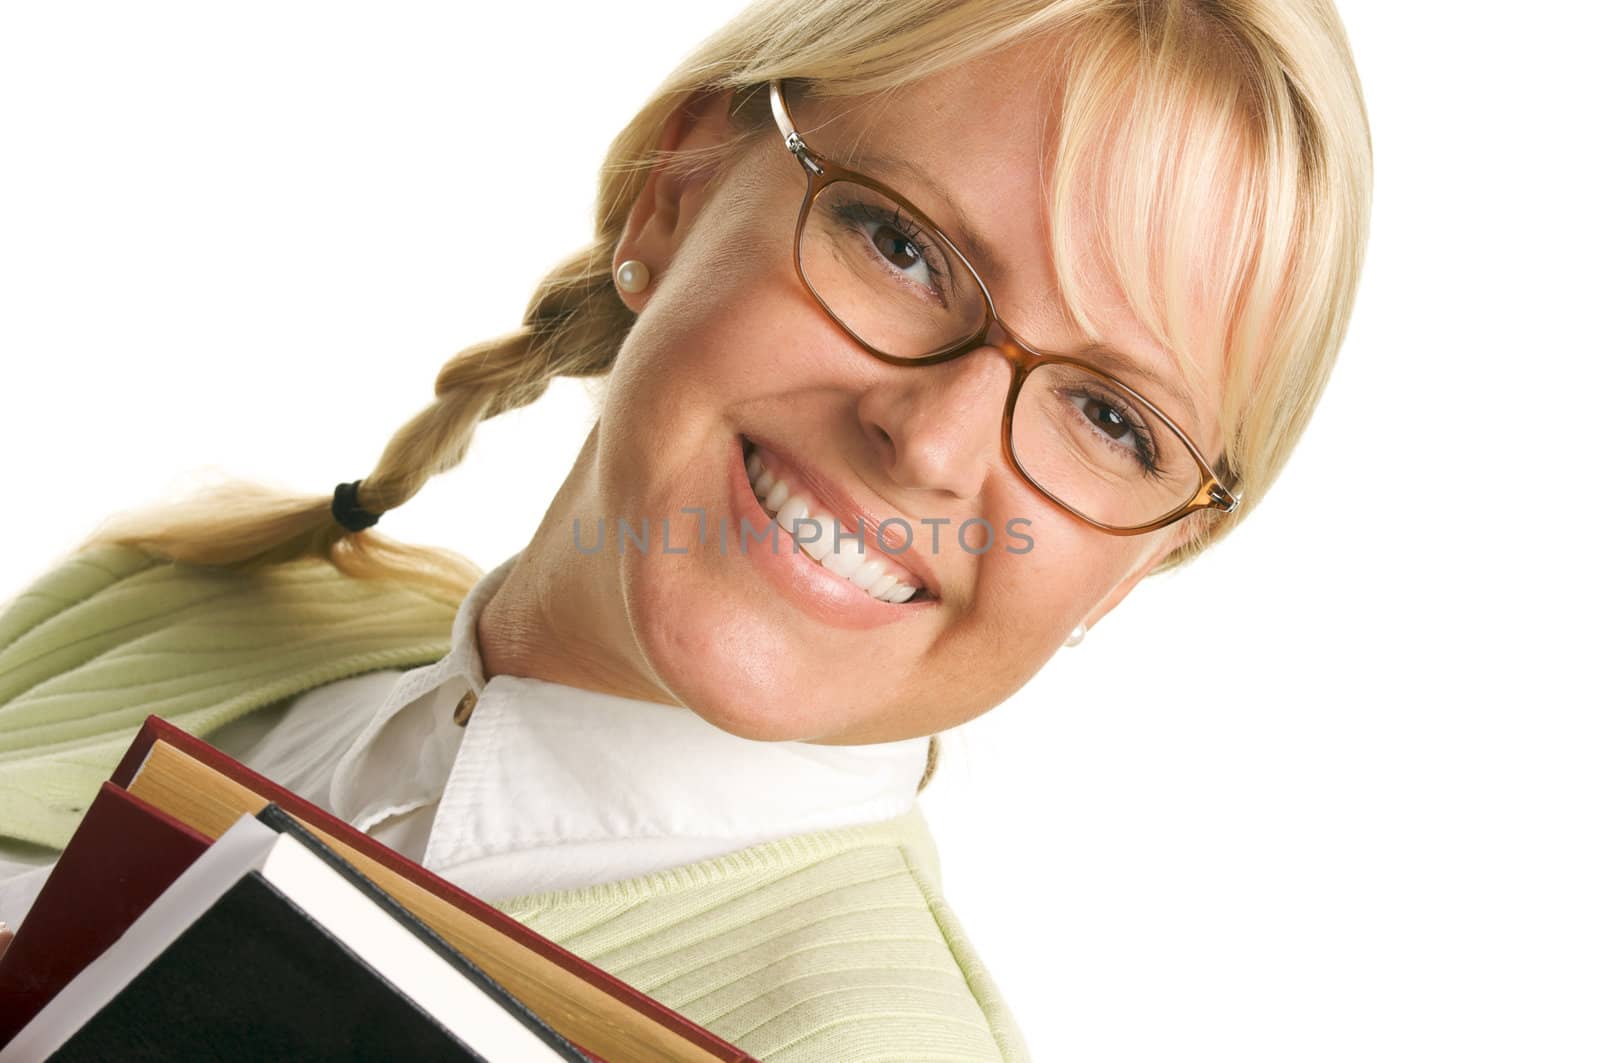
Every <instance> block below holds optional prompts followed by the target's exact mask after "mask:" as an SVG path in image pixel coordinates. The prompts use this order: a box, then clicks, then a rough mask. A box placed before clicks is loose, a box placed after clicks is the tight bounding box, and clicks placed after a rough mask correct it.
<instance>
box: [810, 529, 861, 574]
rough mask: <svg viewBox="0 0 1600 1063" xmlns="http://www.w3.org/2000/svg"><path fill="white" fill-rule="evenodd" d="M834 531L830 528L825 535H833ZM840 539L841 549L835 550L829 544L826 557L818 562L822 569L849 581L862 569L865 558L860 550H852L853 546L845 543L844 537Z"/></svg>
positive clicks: (825, 551)
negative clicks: (856, 571) (820, 563)
mask: <svg viewBox="0 0 1600 1063" xmlns="http://www.w3.org/2000/svg"><path fill="white" fill-rule="evenodd" d="M832 531H833V529H832V528H828V529H826V530H825V531H824V532H823V535H824V536H827V535H830V534H832ZM839 539H840V542H839V549H838V550H837V551H835V550H834V549H833V545H832V544H831V543H830V544H827V545H826V546H825V547H824V548H823V549H824V555H823V556H822V557H819V558H817V560H818V561H821V562H822V567H823V568H825V569H827V570H828V571H829V572H833V573H835V574H837V575H840V576H843V577H844V578H845V579H849V578H850V576H851V574H852V573H854V572H855V570H856V569H858V568H860V567H861V564H862V562H863V561H864V560H865V558H864V557H863V556H862V554H861V552H860V551H859V550H855V549H852V548H851V545H850V544H849V543H848V542H845V541H844V536H842V535H841V536H840V537H839Z"/></svg>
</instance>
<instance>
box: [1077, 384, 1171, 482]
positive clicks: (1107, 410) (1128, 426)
mask: <svg viewBox="0 0 1600 1063" xmlns="http://www.w3.org/2000/svg"><path fill="white" fill-rule="evenodd" d="M1057 394H1059V395H1061V397H1062V399H1063V400H1064V401H1065V402H1067V403H1068V404H1069V405H1071V406H1072V407H1073V408H1074V409H1076V410H1077V412H1078V414H1079V415H1080V416H1081V417H1082V418H1083V419H1084V420H1085V421H1087V422H1088V423H1089V427H1090V428H1091V429H1092V430H1093V431H1094V434H1095V436H1096V437H1098V438H1100V439H1102V440H1103V441H1104V442H1105V444H1106V445H1107V446H1108V447H1111V448H1114V449H1115V450H1118V451H1121V452H1122V453H1123V454H1124V455H1125V456H1126V457H1127V458H1128V459H1129V460H1131V461H1136V462H1138V464H1139V465H1140V467H1141V468H1142V469H1144V470H1145V471H1146V472H1154V471H1155V470H1156V468H1157V465H1158V464H1159V460H1160V455H1158V454H1156V452H1155V444H1154V442H1153V440H1152V439H1151V436H1150V430H1149V429H1148V427H1146V426H1145V425H1144V424H1143V423H1142V422H1141V421H1140V420H1139V417H1138V415H1137V414H1136V413H1134V411H1133V410H1132V409H1131V408H1130V407H1129V406H1127V405H1126V404H1124V403H1121V402H1118V401H1117V400H1116V399H1114V398H1113V397H1111V396H1110V395H1104V394H1099V393H1096V392H1092V391H1088V390H1085V389H1081V388H1080V389H1077V390H1073V391H1066V390H1061V391H1058V392H1057Z"/></svg>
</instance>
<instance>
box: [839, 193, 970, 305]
mask: <svg viewBox="0 0 1600 1063" xmlns="http://www.w3.org/2000/svg"><path fill="white" fill-rule="evenodd" d="M833 209H834V214H835V216H837V217H839V218H841V219H842V220H844V221H848V222H854V223H855V224H858V225H859V224H862V223H864V222H872V223H875V224H878V225H883V226H886V227H888V228H891V229H895V230H897V231H898V232H899V233H900V235H902V236H904V237H905V238H906V242H907V243H908V244H910V245H911V246H912V248H913V249H915V251H916V253H917V258H918V260H919V261H921V262H922V264H923V265H924V266H926V267H927V268H928V276H929V277H930V278H931V279H932V281H933V286H934V290H935V291H936V292H937V293H938V294H939V296H940V298H943V297H944V295H945V285H944V279H945V272H944V270H941V269H940V268H939V266H938V264H937V263H935V262H934V260H933V259H932V258H930V257H928V249H929V248H930V247H932V246H933V244H932V242H931V241H925V240H924V230H923V229H922V227H921V226H920V225H918V224H917V223H916V222H914V221H912V220H911V219H910V218H908V217H906V216H905V215H904V214H902V213H901V212H900V208H899V207H898V206H896V207H895V208H894V210H893V212H890V211H887V210H884V209H883V208H882V207H879V206H875V205H873V204H871V203H865V202H863V201H861V200H859V199H852V200H847V201H846V202H845V203H842V204H840V205H838V206H836V207H834V208H833Z"/></svg>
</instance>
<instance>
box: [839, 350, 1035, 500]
mask: <svg viewBox="0 0 1600 1063" xmlns="http://www.w3.org/2000/svg"><path fill="white" fill-rule="evenodd" d="M1010 384H1011V367H1010V364H1009V363H1008V362H1007V360H1006V358H1005V356H1004V355H1003V354H1002V353H1001V352H1000V351H999V350H998V349H996V348H995V347H992V346H984V347H978V348H976V349H974V350H971V351H968V352H967V353H966V354H963V355H961V356H960V357H959V358H952V359H951V360H949V361H947V362H938V363H935V364H933V365H918V366H885V367H884V371H883V373H882V375H881V376H879V377H878V378H877V381H876V383H875V384H874V385H873V386H872V387H869V388H868V389H867V390H866V392H865V393H863V394H862V396H861V399H860V401H859V403H858V404H857V407H856V410H857V416H858V417H859V418H860V420H861V424H862V426H863V428H864V429H865V431H866V434H867V436H868V439H869V441H870V445H871V446H872V448H873V449H874V453H875V456H876V457H877V459H878V462H879V466H880V467H881V468H882V469H883V470H884V471H885V473H886V474H887V475H888V476H889V477H890V478H891V479H892V480H894V482H895V483H897V484H899V485H900V486H901V487H903V488H905V489H907V490H920V491H941V492H944V493H946V494H948V495H950V496H951V497H952V498H959V499H966V498H973V497H975V496H976V495H977V494H978V492H979V491H980V490H981V489H982V487H983V481H984V477H985V476H987V475H988V471H989V469H990V467H991V465H992V464H993V463H995V462H996V461H998V460H999V459H1000V452H999V446H1000V418H1001V415H1002V413H1004V411H1005V404H1006V391H1007V389H1008V388H1009V386H1010Z"/></svg>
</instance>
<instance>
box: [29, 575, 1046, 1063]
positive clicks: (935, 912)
mask: <svg viewBox="0 0 1600 1063" xmlns="http://www.w3.org/2000/svg"><path fill="white" fill-rule="evenodd" d="M458 605H459V603H455V602H448V601H443V600H440V599H437V598H433V597H430V596H428V595H426V594H424V593H422V592H420V591H417V590H414V589H411V588H408V587H402V586H400V585H398V584H394V583H390V582H375V581H364V580H357V579H353V578H350V577H348V576H345V575H344V574H342V573H340V572H339V571H338V570H337V569H335V568H334V567H333V566H332V565H330V564H328V563H326V562H322V561H300V562H294V563H291V564H287V565H279V566H276V567H275V568H272V569H269V570H266V571H264V572H261V573H254V574H248V575H245V574H239V573H234V572H229V571H226V570H214V569H209V568H202V567H198V566H192V565H185V564H172V563H170V562H166V561H162V560H159V559H157V558H154V557H152V556H150V555H149V554H147V553H145V552H143V551H140V550H137V549H133V548H130V547H121V546H101V547H96V548H94V549H91V550H89V551H87V552H85V553H82V554H79V555H77V556H75V557H73V558H71V559H69V560H68V561H66V562H64V563H63V564H61V565H59V566H57V567H56V568H54V569H52V570H51V571H49V572H48V573H46V574H45V575H44V576H42V577H40V578H39V579H38V580H36V581H35V582H34V583H33V585H32V586H30V587H29V588H28V589H26V590H25V591H23V592H22V594H21V595H19V596H18V597H17V598H15V599H14V600H12V601H11V602H10V603H8V604H7V605H6V606H5V608H4V610H3V612H0V836H4V837H9V838H16V839H21V840H23V841H30V842H35V843H40V844H44V845H48V846H51V847H54V848H57V849H59V848H62V847H63V846H64V845H65V844H66V842H67V839H68V838H70V837H71V835H72V832H73V830H74V829H75V827H76V825H77V822H78V819H79V818H80V816H81V815H82V813H83V810H84V809H85V808H86V807H87V806H88V803H89V801H90V800H91V799H92V797H93V796H94V793H95V791H96V790H97V789H98V788H99V786H100V783H101V782H103V781H104V780H105V779H106V777H107V776H109V775H110V773H111V770H112V769H113V768H114V767H115V765H116V763H117V760H118V759H119V758H120V756H121V754H122V752H123V750H124V749H125V748H126V747H127V745H128V743H129V742H130V741H131V740H132V738H133V735H134V733H135V732H136V731H137V730H138V728H139V725H140V724H141V723H142V722H143V720H144V718H145V716H147V715H148V714H150V713H156V714H158V715H160V716H163V717H165V718H166V719H168V720H171V721H172V722H174V723H176V724H178V725H179V726H181V727H183V728H184V729H185V730H188V731H190V732H191V733H193V734H197V735H201V736H204V735H206V734H209V733H210V732H211V731H213V730H215V729H216V728H217V727H220V726H221V725H222V724H225V723H228V722H229V721H232V720H235V719H238V718H239V717H241V716H243V715H245V714H247V713H249V712H251V711H253V710H255V709H258V708H262V707H264V706H267V705H270V704H273V703H275V702H278V701H280V700H282V699H285V698H289V697H294V696H296V695H298V694H301V693H303V692H305V691H307V690H309V689H311V688H313V687H315V686H318V685H320V684H322V683H327V682H332V681H333V680H335V679H342V678H344V677H346V676H351V675H356V674H358V673H361V672H366V671H372V670H374V669H379V668H412V667H416V666H418V665H423V664H428V663H431V662H433V661H436V660H438V659H439V658H441V657H443V656H444V655H445V654H446V653H448V652H449V648H450V630H451V624H452V622H453V620H454V617H455V613H456V609H457V606H458ZM497 906H498V907H500V908H502V909H503V910H504V911H506V912H507V913H508V914H510V915H511V916H513V917H514V918H516V919H518V920H520V921H521V922H523V923H526V924H527V925H528V926H530V927H532V928H533V929H534V930H537V931H538V932H539V933H541V934H544V935H545V936H546V937H548V938H550V939H552V940H554V941H556V942H558V943H559V944H561V945H562V946H564V947H566V948H568V949H571V950H572V951H573V952H575V953H577V954H578V955H580V956H583V957H584V958H586V959H588V960H590V961H591V962H593V963H595V964H597V965H598V966H600V967H602V968H604V969H605V970H607V971H610V972H611V973H613V974H615V975H617V976H618V977H620V978H622V979H624V980H625V981H627V982H629V983H631V984H632V985H635V986H637V987H639V988H640V989H642V990H643V991H645V992H646V993H649V994H650V995H651V996H654V997H656V998H657V999H659V1000H661V1001H663V1002H664V1003H666V1004H667V1005H668V1006H670V1007H672V1008H675V1009H677V1010H678V1011H681V1012H682V1013H684V1014H685V1015H686V1016H688V1017H689V1018H690V1019H692V1020H694V1021H695V1022H697V1023H699V1024H701V1025H702V1026H705V1027H706V1028H708V1029H710V1030H711V1031H712V1032H714V1033H716V1034H717V1035H718V1036H720V1037H723V1038H725V1039H726V1040H729V1041H732V1042H733V1043H735V1044H737V1045H739V1046H740V1047H741V1048H743V1049H745V1050H746V1051H748V1052H750V1053H751V1054H752V1055H755V1056H757V1057H758V1058H760V1059H763V1060H768V1061H772V1063H800V1061H811V1060H816V1061H827V1063H854V1061H861V1063H865V1061H869V1060H873V1061H880V1060H881V1061H889V1060H906V1061H911V1060H916V1061H932V1060H950V1061H961V1063H972V1061H978V1060H1003V1061H1022V1060H1027V1059H1028V1058H1029V1057H1028V1052H1027V1049H1026V1047H1025V1045H1024V1042H1023V1039H1022V1033H1021V1031H1020V1030H1019V1029H1018V1028H1017V1025H1016V1023H1015V1021H1014V1020H1013V1018H1012V1016H1011V1014H1010V1012H1009V1010H1008V1009H1007V1007H1006V1005H1005V1002H1004V1001H1003V1000H1002V999H1001V998H1000V995H999V993H998V991H997V989H996V987H995V985H994V983H993V981H992V980H991V979H990V977H989V975H988V973H987V972H986V971H985V969H984V967H983V964H982V962H981V961H980V960H979V958H978V956H977V953H976V952H975V951H974V950H973V947H972V944H971V942H970V941H968V939H967V937H966V936H965V934H964V933H963V932H962V929H961V925H960V924H959V923H958V922H957V921H956V918H955V915H954V913H952V912H951V910H950V908H949V906H948V905H947V904H946V903H945V901H944V899H943V897H942V896H941V895H940V877H939V863H938V856H937V853H936V851H935V848H934V843H933V839H932V837H931V835H930V834H929V832H928V828H927V824H926V822H925V820H924V819H923V816H922V813H921V810H920V808H919V807H917V806H915V805H914V806H913V808H912V811H911V812H909V813H907V814H906V815H903V816H900V817H897V818H895V819H891V820H885V821H882V822H879V823H874V824H868V825H864V826H857V827H849V828H843V829H837V830H823V831H816V832H813V833H809V834H799V835H794V836H791V837H788V838H782V839H779V840H776V841H771V842H766V843H763V844H760V845H755V846H751V847H749V848H746V849H741V850H739V851H737V852H734V853H730V854H727V855H725V856H721V857H717V858H714V859H710V860H702V861H698V862H696V863H692V864H686V865H683V866H681V867H676V868H671V869H668V870H665V871H658V872H652V873H649V874H645V875H641V876H638V877H636V878H631V879H626V880H623V881H620V882H613V883H607V884H604V885H599V886H591V887H587V888H583V889H572V890H558V891H554V892H548V893H540V894H533V895H530V896H527V897H520V898H515V899H511V900H505V901H500V902H497Z"/></svg>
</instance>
